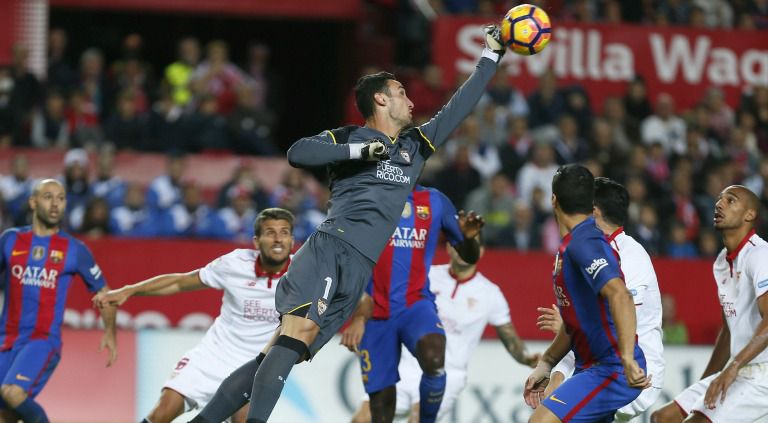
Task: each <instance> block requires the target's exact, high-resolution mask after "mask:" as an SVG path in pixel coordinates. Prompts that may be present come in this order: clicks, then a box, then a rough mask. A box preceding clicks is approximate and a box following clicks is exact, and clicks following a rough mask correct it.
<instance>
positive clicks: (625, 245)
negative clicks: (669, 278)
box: [616, 233, 651, 262]
mask: <svg viewBox="0 0 768 423" xmlns="http://www.w3.org/2000/svg"><path fill="white" fill-rule="evenodd" d="M616 241H617V245H618V246H619V257H621V260H622V262H623V261H625V260H630V259H631V260H633V261H637V260H640V259H642V260H648V261H650V260H651V256H650V255H649V254H648V252H647V251H645V248H643V245H642V244H640V243H639V242H638V241H637V240H636V239H635V238H633V237H632V236H631V235H627V234H626V233H622V234H621V235H619V236H617V237H616Z"/></svg>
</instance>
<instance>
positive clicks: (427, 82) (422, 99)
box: [408, 64, 448, 122]
mask: <svg viewBox="0 0 768 423" xmlns="http://www.w3.org/2000/svg"><path fill="white" fill-rule="evenodd" d="M447 94H448V90H446V89H444V88H443V72H442V70H441V69H440V67H439V66H437V65H433V64H429V65H427V66H425V67H424V70H423V71H421V74H420V75H418V76H417V77H416V78H414V79H413V81H411V82H410V83H409V84H408V95H409V97H411V98H418V99H419V101H418V104H415V103H414V107H413V111H412V112H413V119H414V121H416V122H426V121H427V120H428V119H429V118H431V117H432V116H434V115H435V113H437V112H438V111H439V110H440V108H441V107H443V104H445V100H446V95H447Z"/></svg>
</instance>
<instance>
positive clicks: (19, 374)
mask: <svg viewBox="0 0 768 423" xmlns="http://www.w3.org/2000/svg"><path fill="white" fill-rule="evenodd" d="M16 379H18V380H23V381H25V382H29V381H30V380H32V379H30V378H28V377H26V376H24V375H23V374H21V373H16Z"/></svg>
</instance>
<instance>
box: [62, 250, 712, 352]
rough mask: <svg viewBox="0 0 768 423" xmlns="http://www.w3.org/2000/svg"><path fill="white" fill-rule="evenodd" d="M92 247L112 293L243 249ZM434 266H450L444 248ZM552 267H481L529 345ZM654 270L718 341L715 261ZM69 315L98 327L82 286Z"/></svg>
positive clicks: (189, 298)
mask: <svg viewBox="0 0 768 423" xmlns="http://www.w3.org/2000/svg"><path fill="white" fill-rule="evenodd" d="M87 243H88V245H89V246H90V247H91V249H92V250H93V253H94V255H95V257H96V259H97V261H98V262H99V264H100V266H101V267H102V269H103V270H104V274H105V275H106V277H107V280H108V281H109V283H110V285H111V286H113V287H120V286H122V285H125V284H127V283H133V282H136V281H138V280H141V279H143V278H147V277H150V276H154V275H156V274H160V273H170V272H186V271H190V270H194V269H196V268H199V267H201V266H204V265H205V264H206V263H208V262H209V261H210V260H213V259H214V258H216V257H217V256H219V255H221V254H224V253H227V252H229V251H230V250H231V249H233V248H236V247H238V246H237V245H235V244H230V243H225V242H214V241H180V240H128V239H101V240H95V241H87ZM435 262H436V263H446V262H447V257H446V255H445V253H444V252H443V251H442V249H440V250H439V251H438V256H437V259H436V261H435ZM552 263H553V257H552V256H550V255H548V254H544V253H530V254H520V253H518V252H514V251H509V250H506V251H505V250H490V251H487V252H486V254H485V256H484V257H483V259H482V261H481V263H480V270H481V272H483V274H485V275H486V276H487V277H488V278H490V279H491V280H492V281H494V282H495V283H497V284H498V285H499V286H500V287H501V288H502V290H503V291H504V295H505V296H506V297H507V300H508V301H509V305H510V308H511V311H512V319H513V321H514V323H515V325H516V326H517V329H518V331H519V333H520V335H521V336H522V337H523V338H525V339H549V338H550V335H549V334H548V333H542V332H540V331H538V329H537V328H536V325H535V322H536V317H537V312H536V307H538V306H547V305H550V304H552V302H553V294H552V285H551V273H552ZM654 265H655V267H656V273H657V275H658V278H659V284H660V287H661V290H662V292H666V293H670V294H672V295H673V296H674V297H675V298H676V299H677V309H678V315H679V317H680V319H681V320H682V321H683V322H685V323H686V324H687V325H688V328H689V335H690V340H691V342H692V343H712V342H714V339H715V336H716V335H717V331H718V329H719V327H720V323H721V317H720V315H721V311H720V307H719V304H718V302H717V293H716V286H715V283H714V282H713V279H712V264H711V262H710V261H707V260H668V259H657V260H655V261H654ZM220 301H221V294H220V293H218V292H214V291H212V290H203V291H197V292H191V293H184V294H180V295H177V296H175V297H141V298H138V297H136V298H133V299H131V300H130V301H128V302H127V303H126V304H125V305H124V307H123V310H124V311H125V312H127V313H128V315H125V314H124V315H123V316H122V318H121V320H122V323H123V325H125V326H127V327H137V326H138V327H142V326H154V327H163V326H178V325H180V324H181V325H182V326H190V325H195V324H197V323H199V322H200V319H197V318H195V315H193V313H204V314H207V315H209V316H211V317H215V316H216V315H218V313H219V308H220V305H221V303H220ZM68 309H69V312H68V314H67V316H68V318H67V321H68V322H69V323H70V324H71V325H73V326H76V327H92V326H93V325H94V324H95V322H96V314H95V312H94V310H93V309H92V308H91V305H90V295H89V294H88V293H87V292H86V291H85V289H84V287H83V285H82V284H79V283H77V284H75V286H74V287H73V290H72V292H71V294H70V298H69V303H68ZM197 317H199V315H198V316H197ZM185 318H187V319H186V320H185ZM490 334H491V333H490V332H489V333H488V335H490Z"/></svg>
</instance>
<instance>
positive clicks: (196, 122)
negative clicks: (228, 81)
mask: <svg viewBox="0 0 768 423" xmlns="http://www.w3.org/2000/svg"><path fill="white" fill-rule="evenodd" d="M219 104H220V102H219V101H218V100H217V99H216V98H215V97H214V96H212V95H210V94H205V95H202V96H201V97H200V98H199V102H198V105H197V110H196V111H195V112H194V113H193V114H192V115H191V116H189V117H188V118H187V119H186V120H185V121H184V123H183V125H184V126H185V133H187V134H188V135H187V138H188V140H189V144H187V145H185V146H184V149H185V150H186V151H225V150H228V149H229V148H230V142H229V133H228V132H227V120H226V118H224V116H222V115H221V113H219Z"/></svg>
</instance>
